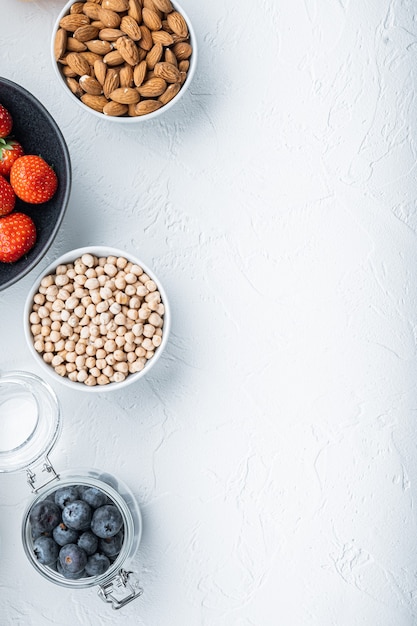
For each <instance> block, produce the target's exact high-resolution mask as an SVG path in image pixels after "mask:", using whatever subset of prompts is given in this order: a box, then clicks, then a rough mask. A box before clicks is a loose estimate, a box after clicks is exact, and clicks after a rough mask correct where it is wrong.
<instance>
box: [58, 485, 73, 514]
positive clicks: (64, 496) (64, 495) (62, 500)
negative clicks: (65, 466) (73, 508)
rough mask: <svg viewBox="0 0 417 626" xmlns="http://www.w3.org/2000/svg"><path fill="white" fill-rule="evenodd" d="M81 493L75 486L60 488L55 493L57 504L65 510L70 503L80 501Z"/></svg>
mask: <svg viewBox="0 0 417 626" xmlns="http://www.w3.org/2000/svg"><path fill="white" fill-rule="evenodd" d="M78 498H79V493H78V488H77V487H76V486H75V485H68V486H67V487H60V488H59V489H57V490H56V491H55V503H56V504H58V506H60V507H61V509H63V508H64V507H66V506H67V504H69V503H70V502H74V500H78Z"/></svg>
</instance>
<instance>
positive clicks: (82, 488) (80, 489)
mask: <svg viewBox="0 0 417 626" xmlns="http://www.w3.org/2000/svg"><path fill="white" fill-rule="evenodd" d="M87 489H91V487H89V486H88V485H78V493H79V498H80V500H83V496H84V494H85V492H86V491H87Z"/></svg>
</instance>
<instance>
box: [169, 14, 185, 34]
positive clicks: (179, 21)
mask: <svg viewBox="0 0 417 626" xmlns="http://www.w3.org/2000/svg"><path fill="white" fill-rule="evenodd" d="M167 22H168V24H169V27H170V28H171V30H172V32H173V33H175V34H176V35H179V36H180V37H187V35H188V26H187V22H186V21H185V19H184V18H183V16H182V15H181V13H178V11H172V12H171V13H168V15H167Z"/></svg>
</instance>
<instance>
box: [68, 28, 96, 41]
mask: <svg viewBox="0 0 417 626" xmlns="http://www.w3.org/2000/svg"><path fill="white" fill-rule="evenodd" d="M97 35H98V28H96V27H95V26H91V24H86V25H85V26H80V27H79V28H77V30H75V31H74V34H73V37H74V38H75V39H78V41H82V42H86V41H90V39H95V38H96V37H97Z"/></svg>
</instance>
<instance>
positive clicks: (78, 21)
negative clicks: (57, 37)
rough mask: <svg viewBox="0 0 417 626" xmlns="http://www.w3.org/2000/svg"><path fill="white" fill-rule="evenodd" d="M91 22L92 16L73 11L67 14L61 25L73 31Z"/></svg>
mask: <svg viewBox="0 0 417 626" xmlns="http://www.w3.org/2000/svg"><path fill="white" fill-rule="evenodd" d="M89 23H90V18H89V17H87V15H84V14H83V13H73V14H71V15H65V16H64V17H63V18H62V19H61V20H60V21H59V26H60V27H61V28H64V29H65V30H67V31H69V32H70V33H73V32H74V31H75V30H77V28H79V27H80V26H85V24H89Z"/></svg>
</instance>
